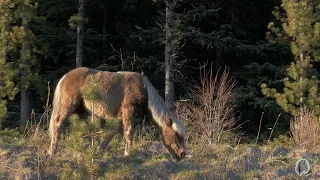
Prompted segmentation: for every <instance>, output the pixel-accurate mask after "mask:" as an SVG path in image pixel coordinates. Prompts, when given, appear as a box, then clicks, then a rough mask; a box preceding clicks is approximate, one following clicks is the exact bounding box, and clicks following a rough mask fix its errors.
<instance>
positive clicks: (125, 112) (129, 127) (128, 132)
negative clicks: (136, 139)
mask: <svg viewBox="0 0 320 180" xmlns="http://www.w3.org/2000/svg"><path fill="white" fill-rule="evenodd" d="M134 118H135V107H134V106H125V107H124V108H123V109H122V121H123V122H122V123H123V134H124V137H125V139H126V146H125V150H124V154H125V155H126V156H128V155H129V154H130V149H131V146H132V140H133V128H134Z"/></svg>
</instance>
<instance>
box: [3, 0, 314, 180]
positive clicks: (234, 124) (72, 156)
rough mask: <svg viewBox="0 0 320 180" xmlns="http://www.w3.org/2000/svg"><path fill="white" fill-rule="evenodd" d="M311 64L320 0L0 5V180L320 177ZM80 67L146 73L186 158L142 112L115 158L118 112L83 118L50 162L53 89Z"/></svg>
mask: <svg viewBox="0 0 320 180" xmlns="http://www.w3.org/2000/svg"><path fill="white" fill-rule="evenodd" d="M319 62H320V1H319V0H0V179H297V178H300V176H304V177H305V178H306V179H318V178H320V162H319V158H320V151H319V149H320V121H319V116H320V89H319V87H320V84H319V83H320V82H319V80H320V64H319ZM79 67H87V68H91V69H96V70H101V71H109V72H117V71H132V72H137V73H139V74H142V75H143V76H145V77H147V78H148V79H149V81H150V82H151V84H152V85H153V86H154V88H155V89H156V90H157V92H158V93H159V95H160V96H161V97H162V98H163V100H164V101H165V104H166V107H167V109H168V110H169V111H171V112H174V113H175V114H176V116H177V118H178V119H180V120H181V122H182V123H183V124H184V126H185V128H186V133H185V136H184V140H185V148H186V154H185V158H184V159H183V160H181V161H176V160H175V159H174V158H173V157H172V156H171V155H170V152H168V151H167V149H166V147H164V145H163V143H162V140H161V131H158V129H157V127H156V126H155V124H154V123H153V122H151V121H148V120H147V119H146V118H145V117H144V116H141V117H140V116H139V117H137V118H136V119H135V126H134V137H133V144H132V147H131V150H130V151H131V153H130V155H129V156H124V155H123V152H124V149H126V148H127V147H126V146H125V133H123V131H122V129H123V128H122V127H121V126H120V130H119V131H116V130H115V129H116V127H118V125H119V124H121V120H120V121H117V120H114V119H101V118H99V117H95V116H94V115H93V114H90V113H89V112H87V114H85V115H84V116H80V115H78V114H72V115H71V116H70V117H68V120H66V121H65V122H63V124H62V126H61V128H60V130H59V132H60V135H59V141H58V149H57V153H56V154H55V155H54V156H52V157H51V156H49V155H48V154H47V151H48V148H49V146H50V135H49V132H48V128H49V123H50V117H51V113H52V108H53V106H52V105H53V97H54V92H55V89H56V87H57V84H58V82H59V80H60V79H61V78H62V77H63V76H64V75H65V74H66V73H68V72H70V71H71V70H73V69H75V68H79ZM92 77H93V78H92V79H90V84H89V85H88V86H87V87H88V88H87V89H86V90H85V91H86V92H83V94H84V96H87V97H92V98H91V99H95V100H98V99H99V98H101V97H100V95H99V92H96V91H95V90H97V89H99V82H97V81H95V79H94V76H92ZM91 80H92V82H91ZM70 88H72V87H70ZM95 93H96V94H95ZM95 100H92V102H94V101H95ZM92 111H93V109H92ZM110 132H117V133H116V135H115V136H114V137H113V138H112V140H110V142H109V144H108V147H107V148H106V149H104V150H100V149H99V148H97V147H99V146H100V143H101V142H102V136H104V135H106V134H108V133H110ZM159 132H160V134H159ZM300 159H307V160H308V162H309V164H308V167H307V166H306V165H305V166H304V168H307V170H305V169H303V168H302V170H301V169H300V167H299V168H298V170H299V172H300V171H303V172H301V173H302V174H300V175H299V173H298V170H297V166H298V165H299V164H296V162H297V161H298V160H300ZM301 166H302V165H301Z"/></svg>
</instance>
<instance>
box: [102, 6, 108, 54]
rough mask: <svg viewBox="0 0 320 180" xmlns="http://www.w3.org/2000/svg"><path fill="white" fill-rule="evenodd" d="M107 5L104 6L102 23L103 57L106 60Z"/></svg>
mask: <svg viewBox="0 0 320 180" xmlns="http://www.w3.org/2000/svg"><path fill="white" fill-rule="evenodd" d="M107 17H108V15H107V7H106V6H103V24H102V26H103V27H102V40H103V42H102V48H103V49H102V56H103V57H102V59H103V60H105V59H106V58H107V53H106V49H107Z"/></svg>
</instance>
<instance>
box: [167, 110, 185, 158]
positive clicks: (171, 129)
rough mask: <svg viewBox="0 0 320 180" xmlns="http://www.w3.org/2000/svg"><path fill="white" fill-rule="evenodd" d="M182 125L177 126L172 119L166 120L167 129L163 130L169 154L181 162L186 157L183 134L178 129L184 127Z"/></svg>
mask: <svg viewBox="0 0 320 180" xmlns="http://www.w3.org/2000/svg"><path fill="white" fill-rule="evenodd" d="M177 126H183V125H182V124H181V125H180V124H176V122H173V121H172V119H171V118H170V117H168V116H167V118H166V127H165V128H163V130H162V133H163V134H162V135H163V144H164V145H165V147H166V148H167V149H168V150H169V152H170V153H171V154H172V155H173V156H174V157H175V158H176V159H178V160H181V159H183V158H184V156H185V155H186V152H185V146H184V137H183V132H181V131H179V130H178V129H179V128H180V129H181V128H184V127H177Z"/></svg>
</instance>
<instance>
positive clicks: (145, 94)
mask: <svg viewBox="0 0 320 180" xmlns="http://www.w3.org/2000/svg"><path fill="white" fill-rule="evenodd" d="M91 74H92V75H93V76H94V79H95V80H96V81H97V82H98V83H99V84H98V85H99V87H100V90H101V94H102V98H101V99H100V100H97V101H96V102H95V104H94V106H95V109H94V115H96V116H98V117H102V118H107V119H112V118H116V119H121V120H122V125H123V134H124V137H125V141H126V145H125V151H124V154H125V155H129V152H130V148H131V146H132V140H133V133H134V131H133V130H134V119H135V117H136V116H139V115H145V116H146V118H147V119H149V120H152V121H153V122H154V124H155V125H156V127H157V129H158V130H159V132H160V134H161V139H162V142H163V144H164V145H165V147H166V148H167V149H168V150H169V152H170V153H171V154H172V155H173V156H174V157H175V158H177V159H178V160H181V159H183V157H184V156H185V145H184V134H185V127H184V125H183V124H182V122H181V121H180V120H178V119H177V118H176V116H175V115H174V114H173V113H172V112H170V111H169V110H168V109H167V107H166V105H165V103H164V101H163V99H162V98H161V96H160V95H159V94H158V92H157V91H156V90H155V88H154V87H153V86H152V84H151V83H150V82H149V80H148V79H147V78H146V77H144V76H143V75H141V74H139V73H135V72H126V71H121V72H107V71H98V70H94V69H88V68H84V67H82V68H76V69H74V70H72V71H70V72H68V73H67V74H65V75H64V76H63V77H62V78H61V79H60V80H59V82H58V84H57V86H56V89H55V92H54V98H53V103H52V104H53V110H52V114H51V119H50V125H49V132H50V137H51V143H50V147H49V151H48V153H49V155H53V154H54V153H55V151H56V146H57V141H58V133H59V127H60V125H61V123H62V122H63V121H64V120H66V119H67V118H68V117H69V116H70V115H71V114H73V113H75V112H76V111H77V109H78V108H79V107H81V106H82V107H84V108H86V110H87V111H89V112H91V111H90V107H91V105H92V101H91V100H90V99H86V98H85V97H84V96H83V95H82V93H81V91H80V90H81V88H82V87H84V85H85V81H86V78H87V77H88V75H91ZM91 113H92V112H91ZM115 134H116V133H113V134H112V135H111V137H109V138H106V139H105V141H104V145H105V146H106V145H107V144H108V143H109V141H110V140H111V138H112V137H113V136H114V135H115Z"/></svg>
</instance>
